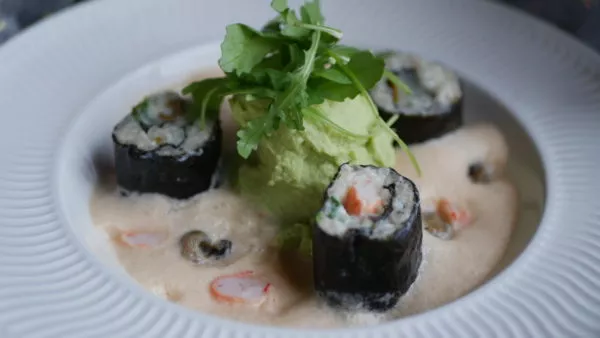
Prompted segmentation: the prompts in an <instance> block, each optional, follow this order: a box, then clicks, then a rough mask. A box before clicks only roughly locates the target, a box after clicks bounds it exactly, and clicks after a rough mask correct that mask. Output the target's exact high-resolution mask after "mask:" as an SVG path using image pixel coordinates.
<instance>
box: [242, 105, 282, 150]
mask: <svg viewBox="0 0 600 338" xmlns="http://www.w3.org/2000/svg"><path fill="white" fill-rule="evenodd" d="M273 130H274V112H272V111H270V112H269V113H268V114H265V115H263V116H261V117H259V118H256V119H254V120H251V121H248V123H246V125H245V126H244V127H242V128H241V129H240V130H239V131H238V132H237V136H238V141H237V151H238V153H239V154H240V156H242V157H243V158H246V159H247V158H248V157H249V156H250V154H251V153H252V152H253V151H254V150H256V149H257V148H258V144H259V143H260V140H262V138H263V137H265V136H266V135H267V134H269V133H270V132H272V131H273Z"/></svg>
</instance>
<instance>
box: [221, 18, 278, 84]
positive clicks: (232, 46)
mask: <svg viewBox="0 0 600 338" xmlns="http://www.w3.org/2000/svg"><path fill="white" fill-rule="evenodd" d="M226 30H227V33H226V35H225V39H224V40H223V43H222V44H221V58H220V59H219V66H220V67H221V69H222V70H223V71H224V72H225V73H236V74H237V75H241V74H244V73H250V72H251V71H252V69H253V68H254V66H256V65H257V64H259V63H260V62H261V61H262V60H263V59H264V58H265V56H267V54H269V53H270V52H272V51H273V50H275V49H276V48H277V44H276V43H275V42H274V41H273V40H271V39H267V38H265V37H263V36H262V35H261V34H260V33H259V32H257V31H255V30H254V29H252V28H250V27H248V26H246V25H243V24H234V25H229V26H227V29H226Z"/></svg>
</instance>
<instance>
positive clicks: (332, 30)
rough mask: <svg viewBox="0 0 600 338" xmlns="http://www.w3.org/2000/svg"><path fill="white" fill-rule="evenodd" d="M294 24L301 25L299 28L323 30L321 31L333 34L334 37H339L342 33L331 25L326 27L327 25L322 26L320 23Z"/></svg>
mask: <svg viewBox="0 0 600 338" xmlns="http://www.w3.org/2000/svg"><path fill="white" fill-rule="evenodd" d="M295 26H298V27H301V28H306V29H310V30H313V31H319V32H323V33H327V34H329V35H331V36H333V37H334V38H336V39H338V40H339V39H341V38H342V37H343V36H344V34H343V33H342V31H341V30H339V29H336V28H333V27H328V26H322V25H313V24H310V23H303V22H301V23H298V24H296V25H295Z"/></svg>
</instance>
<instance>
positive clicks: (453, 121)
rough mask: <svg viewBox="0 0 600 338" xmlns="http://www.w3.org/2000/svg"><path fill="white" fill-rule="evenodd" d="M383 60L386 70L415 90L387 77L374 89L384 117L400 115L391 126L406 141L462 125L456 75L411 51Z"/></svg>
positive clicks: (440, 132)
mask: <svg viewBox="0 0 600 338" xmlns="http://www.w3.org/2000/svg"><path fill="white" fill-rule="evenodd" d="M384 59H385V66H386V69H387V70H388V71H390V72H391V73H393V74H395V75H396V76H397V77H398V78H399V79H400V80H401V81H402V82H403V83H404V84H406V85H407V86H408V87H409V88H410V89H411V91H412V93H407V92H405V91H404V90H403V89H402V88H399V87H398V86H397V85H396V84H394V81H391V80H390V79H389V77H384V78H383V79H382V80H381V81H379V82H378V83H377V84H376V85H375V87H374V88H373V89H372V90H371V97H372V98H373V101H374V102H375V104H376V105H377V107H378V109H379V113H380V115H381V116H382V117H383V118H384V119H385V120H388V119H390V118H392V117H395V116H397V120H396V122H395V123H394V124H393V125H392V128H393V129H394V130H395V131H396V133H397V134H398V136H400V138H402V140H404V142H406V143H407V144H415V143H421V142H425V141H427V140H430V139H433V138H437V137H440V136H442V135H444V134H446V133H448V132H451V131H454V130H456V129H458V128H460V127H461V126H462V124H463V113H462V104H463V93H462V89H461V84H460V81H459V79H458V77H457V76H456V74H454V73H453V72H452V71H451V70H450V69H447V68H446V67H444V66H442V65H440V64H438V63H435V62H431V61H427V60H424V59H422V58H420V57H418V56H415V55H412V54H408V53H389V54H388V55H387V56H385V57H384Z"/></svg>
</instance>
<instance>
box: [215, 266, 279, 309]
mask: <svg viewBox="0 0 600 338" xmlns="http://www.w3.org/2000/svg"><path fill="white" fill-rule="evenodd" d="M270 288H271V283H268V282H265V281H264V280H262V279H260V278H257V277H256V276H255V275H254V272H253V271H243V272H240V273H236V274H233V275H225V276H220V277H217V278H216V279H215V280H213V281H212V282H211V283H210V294H211V295H212V297H213V298H214V299H215V300H217V301H219V302H221V303H229V304H251V305H260V304H261V303H262V302H264V301H265V299H266V295H267V294H268V293H269V290H270Z"/></svg>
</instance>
